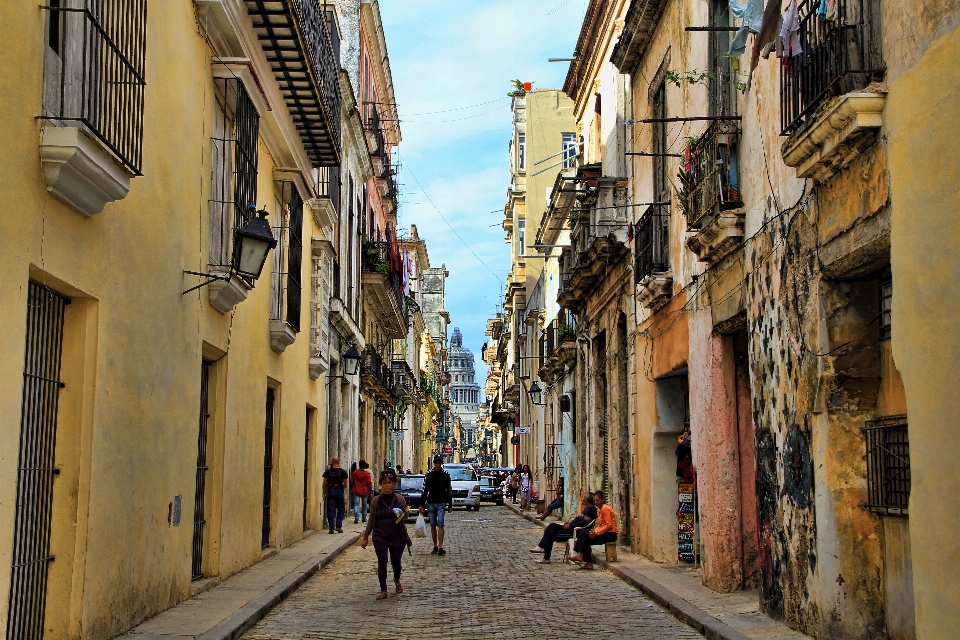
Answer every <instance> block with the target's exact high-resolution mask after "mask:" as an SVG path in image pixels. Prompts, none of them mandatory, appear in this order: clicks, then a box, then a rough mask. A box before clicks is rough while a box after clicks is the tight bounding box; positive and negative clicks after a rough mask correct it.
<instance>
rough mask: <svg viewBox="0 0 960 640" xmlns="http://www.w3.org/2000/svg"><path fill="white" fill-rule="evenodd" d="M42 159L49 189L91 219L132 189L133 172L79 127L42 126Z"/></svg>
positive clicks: (44, 175)
mask: <svg viewBox="0 0 960 640" xmlns="http://www.w3.org/2000/svg"><path fill="white" fill-rule="evenodd" d="M40 160H41V163H42V164H43V177H44V180H45V181H46V183H47V191H49V192H50V193H52V194H53V195H54V196H56V197H57V198H59V199H60V200H63V201H64V202H66V203H67V204H69V205H70V206H71V207H73V208H74V209H76V210H77V211H79V212H80V213H82V214H83V215H85V216H87V217H88V218H89V217H90V216H92V215H94V214H96V213H100V212H101V211H103V208H104V207H105V206H107V203H108V202H115V201H117V200H122V199H124V198H125V197H126V196H127V194H128V193H129V192H130V175H129V174H128V173H127V172H126V171H125V170H124V169H123V168H122V167H121V166H120V164H119V163H118V162H117V161H116V160H114V158H113V156H112V155H110V153H109V152H108V151H107V150H106V149H104V147H103V145H102V144H100V142H99V141H98V140H96V139H94V138H92V137H91V136H89V135H87V133H86V132H84V131H82V130H81V129H79V128H77V127H55V126H52V125H47V126H45V127H43V131H42V134H41V142H40Z"/></svg>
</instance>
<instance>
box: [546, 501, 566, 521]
mask: <svg viewBox="0 0 960 640" xmlns="http://www.w3.org/2000/svg"><path fill="white" fill-rule="evenodd" d="M555 509H563V498H557V499H556V500H554V501H553V502H551V503H550V504H548V505H547V508H546V510H545V511H544V512H543V517H544V519H546V517H547V516H549V515H550V514H551V513H553V511H554V510H555Z"/></svg>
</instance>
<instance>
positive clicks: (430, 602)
mask: <svg viewBox="0 0 960 640" xmlns="http://www.w3.org/2000/svg"><path fill="white" fill-rule="evenodd" d="M446 524H447V527H446V528H447V534H448V536H447V540H446V543H445V545H444V546H445V547H446V549H447V555H446V556H442V557H441V556H434V555H431V554H430V551H431V550H432V548H433V544H432V542H431V541H430V538H426V539H417V538H414V545H413V557H412V558H411V557H410V555H409V554H404V559H403V562H404V566H403V577H402V582H403V586H404V593H403V594H401V595H396V594H395V593H393V582H392V581H393V576H392V573H389V574H388V585H389V586H390V597H389V598H387V599H386V600H379V601H378V600H375V599H374V596H376V594H377V592H378V591H379V586H378V583H377V576H376V555H375V553H374V551H373V545H372V544H370V545H369V546H368V547H367V549H366V550H363V549H361V548H360V546H359V545H355V546H354V547H352V548H350V549H349V550H347V551H346V552H345V553H344V554H343V555H341V556H340V557H339V558H337V560H335V561H334V562H332V563H331V564H330V566H328V567H327V568H326V569H324V570H323V571H321V572H320V573H318V574H317V575H315V576H314V577H313V578H311V579H310V580H309V581H307V582H306V583H305V584H304V585H303V586H302V587H301V588H300V589H299V590H298V591H297V592H296V593H294V594H292V595H291V596H290V597H289V598H288V599H287V600H286V601H284V602H283V603H281V604H280V605H279V606H278V607H277V608H276V609H274V610H273V611H272V612H271V613H270V614H269V615H268V616H267V617H266V618H264V619H263V620H262V621H261V622H260V623H259V624H258V625H257V626H256V627H254V628H253V629H251V630H250V631H249V632H248V633H247V634H246V635H245V636H244V638H247V639H248V640H268V639H270V640H279V639H283V640H286V639H288V638H289V639H292V638H338V639H341V638H342V639H344V640H346V639H350V638H363V639H368V638H391V639H393V638H411V639H416V640H427V639H434V638H577V639H578V640H580V639H584V638H650V639H654V638H656V639H665V638H701V637H702V636H701V635H700V634H698V633H697V632H695V631H694V630H692V629H690V628H689V627H687V626H686V625H684V624H683V623H681V622H679V621H678V620H677V619H676V618H673V617H672V616H671V615H670V614H668V613H666V612H665V611H663V610H662V609H660V608H659V607H658V606H657V605H655V604H653V603H652V602H651V601H650V600H648V599H647V598H646V597H645V596H644V595H643V594H642V593H640V592H639V591H637V590H635V589H633V588H631V587H630V586H628V585H627V584H625V583H623V582H621V581H620V580H618V579H617V578H615V577H613V576H611V575H610V574H609V573H607V572H606V571H603V570H597V571H576V570H575V565H570V564H562V563H560V561H559V558H560V557H562V556H559V555H558V554H555V555H554V558H553V559H554V562H553V564H548V565H540V564H535V563H534V560H535V559H536V558H537V557H538V556H536V555H534V554H532V553H530V552H529V549H530V548H531V547H533V546H535V545H536V543H537V541H538V540H539V539H540V534H541V531H542V530H541V529H540V528H539V527H537V526H536V525H534V524H532V523H530V522H528V521H526V520H523V519H521V518H519V517H517V516H516V515H514V514H513V513H510V512H509V511H508V510H507V509H506V508H504V507H495V506H485V507H483V508H482V509H481V511H480V512H475V511H466V512H464V511H455V512H454V513H452V514H447V523H446ZM410 534H411V537H412V536H413V525H412V524H411V525H410ZM324 535H326V534H324ZM558 546H559V545H558ZM596 549H597V550H599V551H600V553H603V551H602V548H600V547H597V548H596ZM555 551H562V550H560V549H558V548H555Z"/></svg>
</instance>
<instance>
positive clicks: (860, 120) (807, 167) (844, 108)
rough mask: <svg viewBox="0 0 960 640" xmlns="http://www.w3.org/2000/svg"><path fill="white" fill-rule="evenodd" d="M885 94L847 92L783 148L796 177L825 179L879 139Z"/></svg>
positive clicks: (789, 139) (784, 156)
mask: <svg viewBox="0 0 960 640" xmlns="http://www.w3.org/2000/svg"><path fill="white" fill-rule="evenodd" d="M886 99H887V98H886V93H882V92H881V93H866V92H857V93H848V94H846V95H844V96H841V97H840V99H839V100H838V101H837V102H836V104H834V105H833V106H831V107H830V108H829V109H827V110H826V111H825V112H824V113H823V114H821V115H820V116H819V117H818V118H817V119H816V121H815V122H814V123H813V124H812V125H810V126H809V127H807V128H805V129H803V130H802V131H800V132H798V133H794V134H793V135H791V136H790V137H789V138H787V140H786V142H784V144H783V146H782V147H781V153H782V155H783V161H784V163H786V164H787V166H790V167H795V168H796V170H797V177H800V178H813V179H814V180H816V181H818V182H823V181H824V180H826V179H828V178H829V177H830V176H832V175H833V174H834V173H836V172H837V171H839V170H840V169H842V168H843V167H845V166H846V165H848V164H849V163H850V162H851V161H852V160H853V159H854V158H856V157H857V155H859V154H860V152H861V151H863V150H864V149H866V148H867V147H869V146H870V145H871V144H873V142H874V141H875V140H876V138H877V134H878V132H879V131H880V127H881V126H882V125H883V107H884V104H885V103H886Z"/></svg>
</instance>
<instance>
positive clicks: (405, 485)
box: [400, 476, 423, 491]
mask: <svg viewBox="0 0 960 640" xmlns="http://www.w3.org/2000/svg"><path fill="white" fill-rule="evenodd" d="M408 489H423V476H419V477H416V478H404V477H403V476H400V491H406V490H408Z"/></svg>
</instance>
